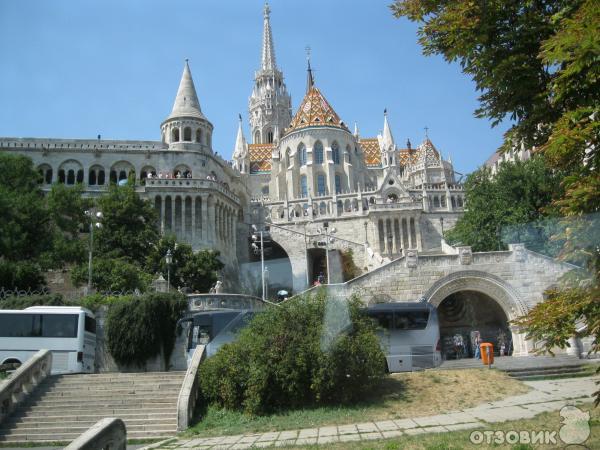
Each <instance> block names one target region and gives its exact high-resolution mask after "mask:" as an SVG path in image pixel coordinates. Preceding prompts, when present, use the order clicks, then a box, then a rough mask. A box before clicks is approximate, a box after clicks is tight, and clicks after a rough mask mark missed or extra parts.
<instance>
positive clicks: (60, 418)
mask: <svg viewBox="0 0 600 450" xmlns="http://www.w3.org/2000/svg"><path fill="white" fill-rule="evenodd" d="M176 416H177V414H176V413H175V412H174V411H169V412H164V413H152V414H147V413H122V414H119V418H120V419H123V420H124V421H125V422H127V421H130V420H143V419H148V420H163V419H171V418H174V417H175V418H176ZM103 417H105V415H104V414H97V413H96V414H68V412H65V413H63V414H57V415H54V416H39V417H31V416H24V417H14V418H10V419H8V421H7V422H5V423H14V424H20V423H31V422H33V423H38V422H40V421H44V422H58V423H62V422H65V423H66V422H87V421H90V420H96V421H98V420H100V419H101V418H103Z"/></svg>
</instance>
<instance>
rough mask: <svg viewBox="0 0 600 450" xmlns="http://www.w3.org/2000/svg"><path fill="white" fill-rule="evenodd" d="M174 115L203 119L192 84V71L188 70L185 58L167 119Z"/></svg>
mask: <svg viewBox="0 0 600 450" xmlns="http://www.w3.org/2000/svg"><path fill="white" fill-rule="evenodd" d="M174 117H195V118H198V119H205V117H204V115H203V114H202V110H201V109H200V101H199V100H198V94H196V87H195V86H194V80H192V72H191V71H190V66H189V64H188V60H187V59H186V60H185V66H184V67H183V74H182V75H181V81H180V82H179V89H177V96H176V97H175V103H173V110H172V111H171V114H170V115H169V117H168V118H167V119H171V118H174Z"/></svg>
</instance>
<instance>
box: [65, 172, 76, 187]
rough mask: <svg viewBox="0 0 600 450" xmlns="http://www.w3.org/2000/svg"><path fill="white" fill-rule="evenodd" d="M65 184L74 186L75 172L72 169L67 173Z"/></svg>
mask: <svg viewBox="0 0 600 450" xmlns="http://www.w3.org/2000/svg"><path fill="white" fill-rule="evenodd" d="M67 184H75V171H74V170H73V169H71V170H69V171H68V172H67Z"/></svg>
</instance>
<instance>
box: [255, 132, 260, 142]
mask: <svg viewBox="0 0 600 450" xmlns="http://www.w3.org/2000/svg"><path fill="white" fill-rule="evenodd" d="M254 143H255V144H260V131H258V130H256V132H255V133H254Z"/></svg>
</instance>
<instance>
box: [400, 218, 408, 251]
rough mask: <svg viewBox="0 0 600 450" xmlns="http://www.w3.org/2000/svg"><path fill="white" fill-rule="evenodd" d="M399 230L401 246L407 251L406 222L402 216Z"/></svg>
mask: <svg viewBox="0 0 600 450" xmlns="http://www.w3.org/2000/svg"><path fill="white" fill-rule="evenodd" d="M398 232H399V233H400V247H402V251H403V252H406V244H407V243H406V242H404V222H403V220H402V217H400V218H399V219H398ZM405 254H406V253H405Z"/></svg>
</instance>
